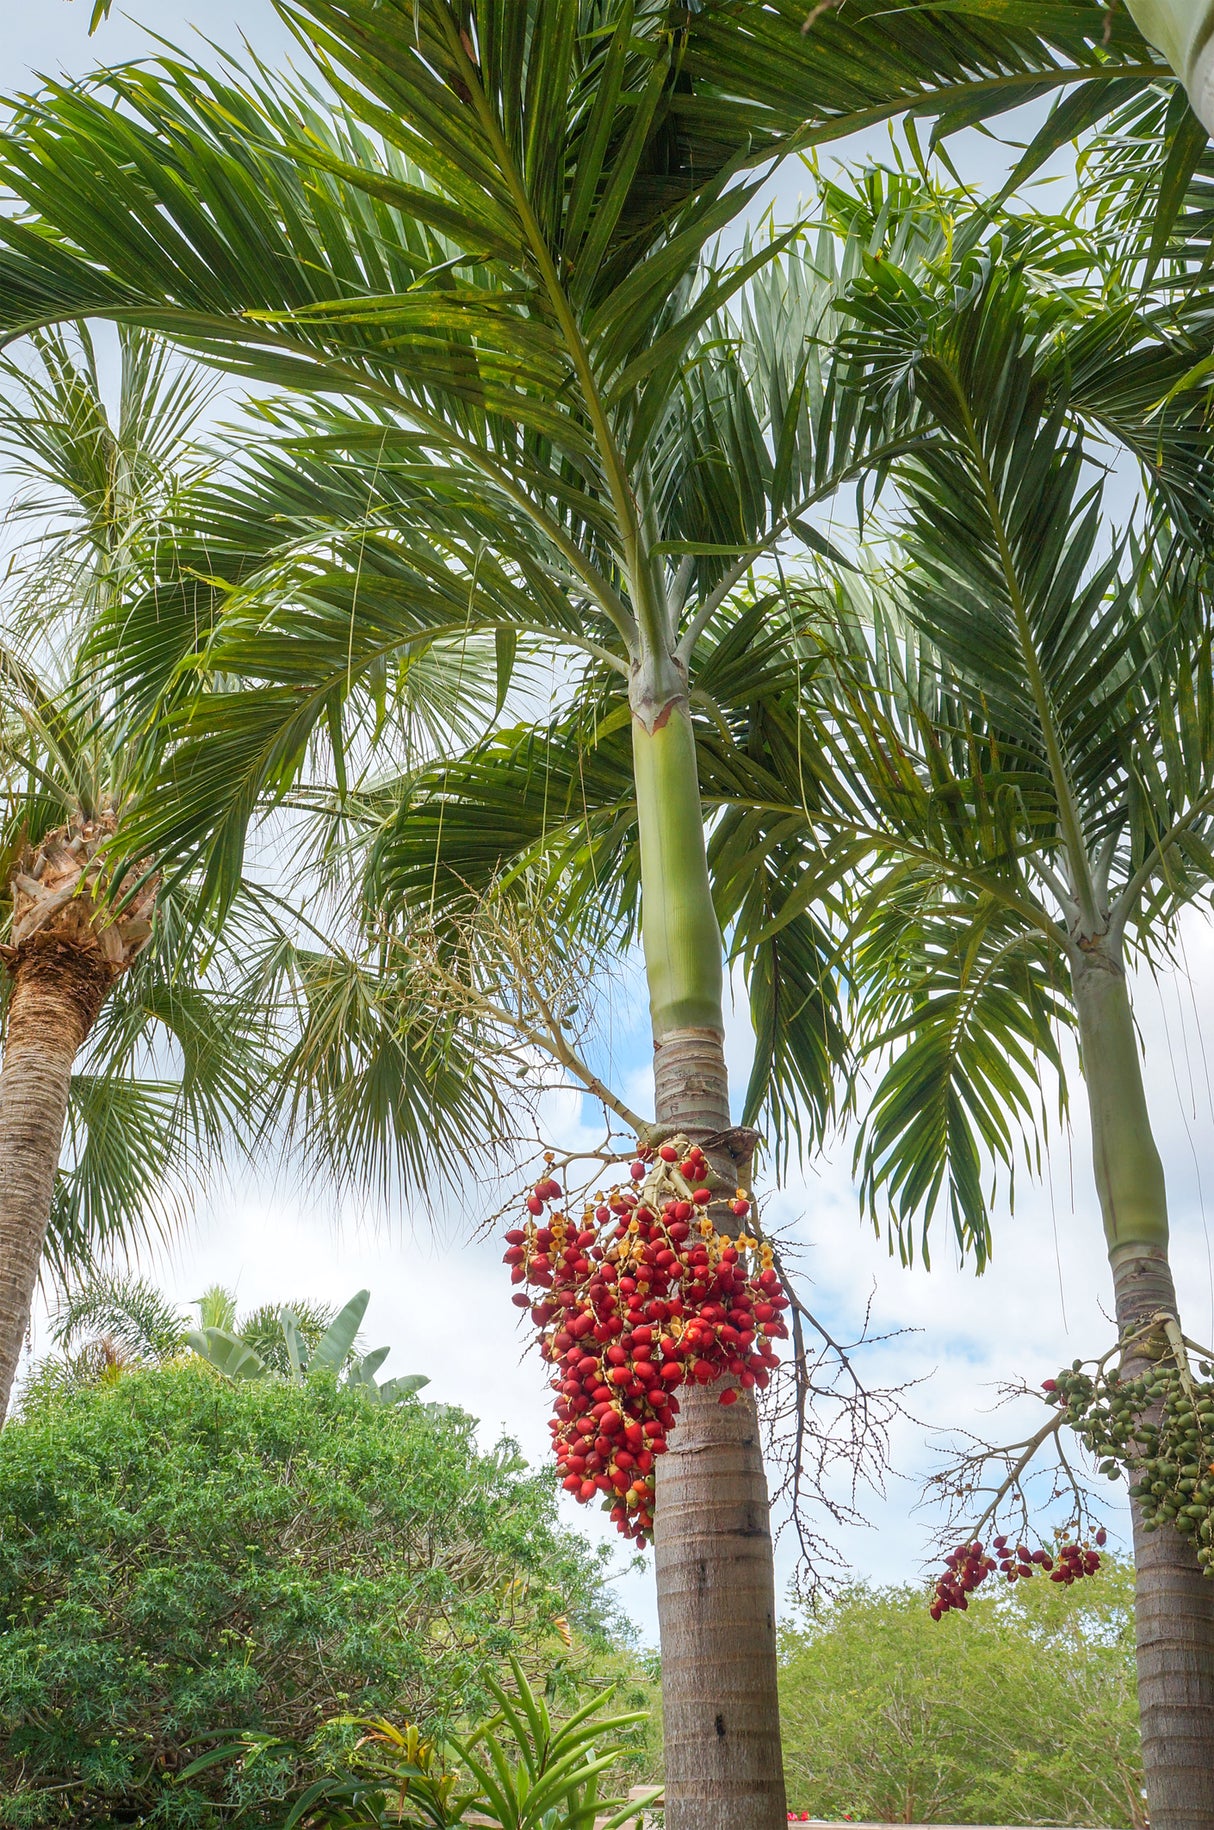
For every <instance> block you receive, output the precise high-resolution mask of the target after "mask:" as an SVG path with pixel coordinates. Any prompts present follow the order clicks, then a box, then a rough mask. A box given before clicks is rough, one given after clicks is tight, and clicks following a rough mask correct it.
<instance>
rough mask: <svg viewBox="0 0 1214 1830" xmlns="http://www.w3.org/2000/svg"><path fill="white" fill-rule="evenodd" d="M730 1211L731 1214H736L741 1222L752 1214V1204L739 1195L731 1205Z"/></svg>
mask: <svg viewBox="0 0 1214 1830" xmlns="http://www.w3.org/2000/svg"><path fill="white" fill-rule="evenodd" d="M729 1211H730V1213H731V1214H736V1215H737V1217H738V1219H739V1220H743V1219H745V1217H746V1215H747V1214H748V1213H749V1212H750V1202H749V1201H744V1200H743V1199H742V1197H741V1196H740V1195H738V1196H736V1197H735V1198H734V1199H733V1200H732V1201H731V1202H730V1203H729Z"/></svg>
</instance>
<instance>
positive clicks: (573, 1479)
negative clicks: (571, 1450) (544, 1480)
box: [561, 1474, 582, 1494]
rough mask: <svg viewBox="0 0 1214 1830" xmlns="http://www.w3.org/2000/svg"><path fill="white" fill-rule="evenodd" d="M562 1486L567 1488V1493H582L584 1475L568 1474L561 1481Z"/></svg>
mask: <svg viewBox="0 0 1214 1830" xmlns="http://www.w3.org/2000/svg"><path fill="white" fill-rule="evenodd" d="M561 1486H562V1487H563V1488H564V1489H565V1492H566V1493H577V1494H580V1493H581V1490H582V1477H581V1475H580V1474H567V1475H566V1476H565V1478H564V1480H563V1481H562V1482H561Z"/></svg>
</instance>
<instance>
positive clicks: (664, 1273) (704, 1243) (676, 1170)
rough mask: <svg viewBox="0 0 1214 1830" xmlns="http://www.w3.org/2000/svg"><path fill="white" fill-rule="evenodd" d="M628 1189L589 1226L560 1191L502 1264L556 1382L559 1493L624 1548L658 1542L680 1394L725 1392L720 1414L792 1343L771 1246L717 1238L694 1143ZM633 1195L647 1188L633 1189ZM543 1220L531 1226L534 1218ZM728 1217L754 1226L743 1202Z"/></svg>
mask: <svg viewBox="0 0 1214 1830" xmlns="http://www.w3.org/2000/svg"><path fill="white" fill-rule="evenodd" d="M629 1175H630V1178H631V1185H629V1186H623V1187H616V1188H613V1189H611V1190H610V1191H609V1192H607V1193H606V1194H600V1195H598V1196H596V1197H595V1200H594V1201H593V1202H591V1203H590V1204H588V1205H587V1206H586V1208H585V1210H584V1212H583V1214H582V1216H581V1219H580V1220H574V1219H572V1218H570V1216H569V1215H567V1214H566V1213H564V1212H563V1211H562V1210H561V1209H559V1208H557V1207H555V1206H554V1203H556V1202H557V1201H559V1199H560V1196H561V1190H560V1186H559V1184H558V1183H557V1182H555V1181H554V1180H553V1179H552V1178H551V1176H548V1177H545V1178H544V1179H542V1180H541V1181H539V1182H537V1183H536V1185H535V1188H534V1190H533V1191H532V1193H530V1194H529V1195H528V1196H527V1200H526V1208H527V1214H526V1217H525V1219H524V1223H523V1225H521V1226H519V1227H515V1228H513V1229H512V1230H511V1231H510V1232H508V1233H507V1234H506V1244H507V1250H506V1254H505V1260H506V1263H507V1264H508V1265H509V1266H510V1267H511V1270H510V1277H511V1281H512V1282H513V1283H515V1284H521V1285H532V1286H534V1288H535V1290H536V1291H537V1293H538V1294H537V1295H536V1296H530V1295H528V1294H527V1293H526V1292H525V1291H524V1290H521V1289H520V1290H519V1291H518V1292H517V1293H516V1295H515V1297H514V1301H515V1302H516V1303H517V1304H518V1305H519V1307H520V1308H529V1309H530V1310H531V1318H532V1320H533V1321H534V1323H535V1325H536V1327H537V1328H538V1329H539V1331H540V1353H541V1355H542V1357H543V1358H544V1359H545V1360H547V1361H549V1362H550V1363H551V1364H552V1365H553V1366H554V1367H555V1368H556V1369H557V1371H556V1377H555V1378H554V1379H553V1380H552V1381H551V1384H552V1389H553V1391H554V1392H555V1393H556V1401H555V1403H554V1406H553V1411H554V1415H553V1418H552V1421H551V1424H550V1426H549V1427H550V1428H551V1430H552V1436H553V1447H554V1449H555V1452H556V1461H557V1467H558V1469H559V1470H560V1473H561V1476H562V1480H561V1485H562V1486H563V1487H564V1489H565V1491H566V1492H568V1493H572V1494H574V1495H575V1496H576V1497H577V1498H578V1499H579V1500H582V1501H583V1502H589V1501H590V1500H592V1499H594V1498H596V1496H599V1495H601V1496H603V1497H602V1503H603V1506H604V1509H605V1510H608V1511H609V1512H610V1514H611V1517H612V1519H613V1520H614V1521H615V1523H616V1525H617V1526H618V1528H619V1530H620V1531H621V1532H622V1533H623V1534H624V1536H625V1537H628V1538H634V1539H635V1540H636V1541H637V1542H638V1543H639V1544H644V1543H645V1542H647V1539H648V1534H650V1533H651V1532H652V1530H653V1495H654V1476H653V1467H654V1459H655V1457H656V1456H658V1455H663V1454H665V1452H666V1447H667V1440H668V1437H669V1435H670V1431H671V1429H672V1428H673V1425H674V1420H675V1418H676V1417H677V1416H678V1411H679V1401H678V1398H677V1397H676V1396H675V1393H676V1391H677V1390H678V1387H679V1386H680V1385H682V1384H684V1383H685V1381H687V1380H689V1379H691V1380H694V1381H695V1382H696V1383H697V1384H700V1385H712V1384H715V1383H716V1381H717V1380H719V1379H722V1378H727V1379H728V1380H729V1381H730V1383H729V1384H727V1385H726V1386H725V1388H724V1390H723V1391H722V1392H721V1395H720V1400H719V1402H720V1403H721V1404H733V1403H734V1402H736V1400H737V1396H738V1391H739V1389H745V1388H749V1387H751V1386H760V1387H762V1386H765V1385H766V1384H767V1382H768V1380H769V1378H770V1377H771V1373H772V1369H773V1368H774V1367H775V1366H776V1365H777V1364H778V1360H777V1355H776V1349H775V1345H774V1343H775V1342H776V1341H778V1340H782V1339H785V1338H787V1334H788V1329H787V1326H786V1325H785V1323H784V1321H783V1318H782V1316H781V1311H782V1310H783V1309H786V1308H787V1306H788V1298H787V1297H786V1296H785V1295H784V1293H783V1290H782V1288H781V1285H780V1278H779V1273H778V1272H777V1271H776V1269H775V1267H774V1265H773V1263H772V1255H771V1250H770V1247H768V1246H765V1245H763V1244H761V1243H760V1241H759V1240H757V1239H755V1238H752V1237H751V1236H750V1234H749V1233H748V1232H747V1231H746V1229H745V1226H744V1225H743V1226H742V1227H741V1230H740V1232H739V1235H738V1237H737V1238H736V1239H734V1238H730V1237H729V1236H728V1235H727V1234H722V1233H718V1232H717V1230H716V1227H715V1225H714V1224H713V1221H712V1219H711V1218H710V1216H709V1212H708V1208H709V1205H710V1203H712V1202H713V1200H714V1196H713V1194H712V1191H711V1190H710V1188H709V1187H708V1185H707V1183H708V1179H709V1177H710V1175H711V1171H710V1168H709V1164H708V1162H707V1159H706V1158H705V1157H704V1155H703V1153H702V1152H701V1150H700V1149H699V1147H698V1146H697V1145H689V1144H688V1142H687V1140H686V1139H685V1138H677V1139H675V1140H673V1141H672V1142H671V1143H668V1144H663V1145H662V1147H661V1149H660V1150H658V1151H656V1152H653V1151H645V1152H642V1154H641V1155H640V1156H639V1157H638V1158H637V1160H636V1161H635V1162H634V1163H633V1164H632V1166H631V1169H630V1171H629ZM638 1184H639V1186H638ZM537 1207H538V1211H537ZM727 1207H728V1211H729V1212H730V1213H732V1214H733V1215H734V1216H735V1218H736V1219H737V1220H738V1221H739V1222H745V1220H746V1217H747V1215H748V1214H749V1212H750V1202H749V1199H748V1197H747V1196H746V1194H745V1192H744V1191H743V1190H742V1189H739V1190H738V1191H737V1192H736V1194H734V1196H733V1197H732V1198H731V1199H730V1200H729V1201H728V1203H727Z"/></svg>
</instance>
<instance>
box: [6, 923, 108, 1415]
mask: <svg viewBox="0 0 1214 1830" xmlns="http://www.w3.org/2000/svg"><path fill="white" fill-rule="evenodd" d="M111 976H112V975H111V974H110V972H109V971H108V970H107V969H106V968H105V966H104V964H103V963H102V962H100V961H98V960H97V959H96V957H95V956H94V955H92V954H90V953H85V952H81V951H80V950H79V949H78V948H76V947H72V946H68V945H66V944H65V945H62V946H59V947H53V948H37V949H35V950H33V951H31V952H28V953H24V954H23V955H22V957H21V958H20V959H19V960H18V962H17V966H16V968H15V971H14V975H13V986H12V991H11V994H10V998H9V1010H8V1034H7V1037H6V1039H5V1047H4V1063H3V1066H2V1067H0V1418H2V1417H3V1415H4V1413H5V1412H6V1411H7V1409H8V1401H9V1395H10V1393H11V1391H12V1385H13V1377H14V1375H15V1373H16V1370H17V1362H18V1360H19V1359H20V1357H21V1345H22V1342H23V1341H24V1339H25V1332H26V1329H27V1328H28V1327H29V1318H30V1308H31V1305H32V1303H33V1298H34V1288H35V1285H36V1284H37V1281H38V1267H39V1265H40V1264H41V1262H42V1248H43V1245H44V1243H45V1241H46V1229H47V1224H48V1222H49V1220H50V1215H51V1201H52V1198H53V1196H54V1190H55V1172H56V1170H57V1169H58V1167H59V1152H60V1149H61V1148H62V1144H63V1125H64V1120H65V1118H66V1116H67V1101H68V1092H69V1089H70V1087H71V1081H72V1064H73V1062H74V1061H75V1059H76V1055H77V1053H78V1051H79V1049H80V1046H81V1044H82V1043H83V1041H84V1039H85V1037H86V1036H87V1034H88V1032H89V1030H90V1029H91V1028H92V1025H93V1022H94V1020H95V1018H96V1016H97V1012H98V1011H99V1010H100V1008H101V1003H102V999H103V998H104V996H105V993H106V991H107V990H108V988H109V985H110V982H111Z"/></svg>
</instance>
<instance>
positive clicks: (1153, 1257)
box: [1072, 944, 1214, 1830]
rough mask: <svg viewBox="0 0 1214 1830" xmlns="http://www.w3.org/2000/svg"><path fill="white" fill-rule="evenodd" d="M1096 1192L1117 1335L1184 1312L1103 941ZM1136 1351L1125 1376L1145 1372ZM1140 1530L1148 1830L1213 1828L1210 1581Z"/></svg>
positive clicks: (1090, 992)
mask: <svg viewBox="0 0 1214 1830" xmlns="http://www.w3.org/2000/svg"><path fill="white" fill-rule="evenodd" d="M1072 968H1073V978H1074V986H1075V1005H1076V1010H1077V1013H1078V1016H1079V1029H1080V1038H1081V1042H1082V1048H1083V1071H1084V1079H1085V1081H1086V1084H1087V1091H1088V1103H1089V1107H1090V1110H1091V1121H1092V1156H1093V1164H1094V1168H1095V1173H1096V1186H1097V1189H1098V1192H1099V1195H1100V1206H1101V1213H1102V1216H1103V1220H1104V1228H1105V1237H1106V1241H1107V1244H1108V1255H1109V1263H1110V1265H1111V1267H1112V1271H1113V1285H1114V1290H1115V1292H1116V1304H1117V1327H1118V1332H1119V1334H1121V1335H1122V1336H1125V1335H1126V1334H1129V1333H1132V1332H1133V1331H1134V1330H1135V1329H1136V1328H1138V1327H1139V1326H1141V1324H1142V1323H1144V1322H1146V1321H1148V1320H1149V1319H1150V1318H1151V1317H1152V1316H1154V1315H1157V1314H1159V1313H1160V1312H1161V1311H1164V1312H1166V1313H1167V1314H1169V1315H1171V1316H1177V1304H1176V1291H1175V1287H1174V1285H1173V1282H1172V1273H1171V1269H1170V1266H1169V1264H1168V1212H1167V1196H1166V1191H1165V1187H1164V1175H1163V1164H1162V1162H1161V1161H1160V1157H1159V1152H1158V1150H1157V1149H1156V1147H1155V1140H1154V1137H1153V1135H1152V1132H1151V1124H1150V1118H1149V1115H1148V1113H1147V1103H1146V1095H1145V1091H1144V1088H1143V1081H1142V1065H1141V1060H1140V1057H1139V1052H1138V1041H1137V1037H1136V1035H1135V1033H1134V1019H1133V1012H1132V1010H1131V1007H1130V996H1129V988H1128V986H1127V983H1126V975H1125V969H1124V966H1123V964H1122V962H1121V960H1120V958H1118V957H1115V956H1114V955H1113V954H1112V953H1111V952H1110V951H1106V950H1105V949H1104V948H1103V947H1102V946H1100V945H1098V944H1097V945H1093V946H1092V947H1091V948H1090V950H1089V949H1085V950H1083V951H1081V952H1080V953H1079V956H1078V958H1077V959H1074V960H1073V961H1072ZM1145 1363H1146V1362H1145V1360H1144V1358H1143V1356H1141V1355H1134V1354H1133V1353H1130V1354H1127V1356H1126V1361H1125V1370H1126V1373H1127V1375H1128V1376H1130V1377H1134V1376H1137V1375H1138V1374H1139V1373H1141V1372H1142V1370H1143V1368H1144V1366H1145ZM1130 1509H1131V1513H1132V1515H1133V1525H1134V1566H1135V1605H1136V1623H1137V1627H1136V1631H1137V1658H1138V1706H1139V1714H1140V1717H1141V1722H1142V1751H1143V1764H1144V1768H1145V1773H1146V1787H1147V1805H1148V1810H1149V1812H1150V1820H1151V1830H1214V1582H1212V1581H1210V1580H1208V1579H1207V1578H1206V1577H1205V1576H1203V1575H1202V1573H1201V1568H1200V1566H1199V1564H1198V1562H1197V1555H1196V1552H1195V1551H1194V1549H1193V1547H1192V1545H1191V1544H1189V1542H1188V1541H1187V1540H1186V1539H1185V1538H1182V1537H1181V1535H1180V1533H1179V1532H1178V1531H1174V1530H1173V1529H1172V1528H1171V1527H1170V1526H1166V1525H1165V1526H1163V1527H1161V1528H1160V1529H1159V1530H1156V1531H1147V1530H1146V1529H1145V1528H1144V1526H1143V1522H1142V1509H1141V1507H1140V1506H1139V1505H1138V1504H1137V1502H1134V1501H1131V1506H1130Z"/></svg>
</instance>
